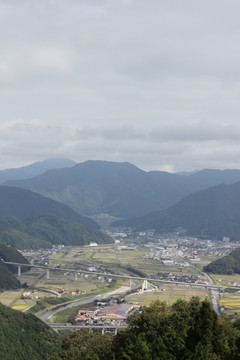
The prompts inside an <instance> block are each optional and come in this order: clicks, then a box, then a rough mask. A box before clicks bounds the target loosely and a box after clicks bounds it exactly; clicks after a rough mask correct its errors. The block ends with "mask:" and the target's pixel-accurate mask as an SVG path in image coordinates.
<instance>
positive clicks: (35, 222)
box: [0, 215, 113, 255]
mask: <svg viewBox="0 0 240 360" xmlns="http://www.w3.org/2000/svg"><path fill="white" fill-rule="evenodd" d="M92 241H94V242H97V243H99V244H105V243H108V244H109V243H112V242H113V241H112V239H111V238H110V237H109V236H108V235H106V234H103V233H102V232H100V231H98V230H95V229H90V228H87V227H85V226H84V225H81V224H78V223H76V222H72V221H69V220H65V219H62V218H59V217H56V216H53V215H42V216H39V217H36V218H31V219H21V218H16V217H0V242H2V243H5V244H9V245H11V246H12V247H14V248H17V249H38V248H49V247H52V245H59V244H61V245H75V246H76V245H77V246H81V245H88V244H90V242H92ZM0 255H1V247H0Z"/></svg>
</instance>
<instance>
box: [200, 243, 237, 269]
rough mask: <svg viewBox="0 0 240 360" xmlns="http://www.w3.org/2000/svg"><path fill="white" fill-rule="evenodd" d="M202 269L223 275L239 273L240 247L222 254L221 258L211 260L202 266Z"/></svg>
mask: <svg viewBox="0 0 240 360" xmlns="http://www.w3.org/2000/svg"><path fill="white" fill-rule="evenodd" d="M203 271H205V272H209V273H212V274H223V275H229V274H233V273H236V274H240V248H238V249H236V250H234V251H232V252H231V253H230V254H229V255H227V256H223V257H222V258H221V259H217V260H215V261H212V262H211V263H210V264H208V265H206V266H204V268H203Z"/></svg>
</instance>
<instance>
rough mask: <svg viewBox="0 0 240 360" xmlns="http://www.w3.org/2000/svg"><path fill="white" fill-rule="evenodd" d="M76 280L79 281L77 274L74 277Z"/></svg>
mask: <svg viewBox="0 0 240 360" xmlns="http://www.w3.org/2000/svg"><path fill="white" fill-rule="evenodd" d="M74 280H75V281H77V280H78V276H77V273H76V272H75V275H74Z"/></svg>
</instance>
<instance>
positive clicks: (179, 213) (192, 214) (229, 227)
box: [112, 183, 240, 240]
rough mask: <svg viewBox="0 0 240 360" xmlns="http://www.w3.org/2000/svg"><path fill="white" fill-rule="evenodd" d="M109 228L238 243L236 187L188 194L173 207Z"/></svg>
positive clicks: (239, 212) (239, 219) (239, 207)
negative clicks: (128, 227) (180, 233)
mask: <svg viewBox="0 0 240 360" xmlns="http://www.w3.org/2000/svg"><path fill="white" fill-rule="evenodd" d="M112 225H113V226H132V227H134V228H136V229H141V230H142V229H156V230H157V231H159V232H162V233H164V232H174V231H180V230H181V231H185V233H186V234H189V235H194V236H207V237H211V238H218V239H222V237H223V236H228V237H230V238H231V239H232V240H239V239H240V183H236V184H232V185H217V186H215V187H212V188H209V189H207V190H203V191H200V192H198V193H194V194H191V195H189V196H187V197H186V198H184V199H183V200H181V201H180V202H178V203H177V204H176V205H174V206H172V207H170V208H168V209H166V210H164V211H156V212H152V213H150V214H148V215H147V216H144V217H141V218H138V219H134V220H125V221H117V222H115V223H113V224H112Z"/></svg>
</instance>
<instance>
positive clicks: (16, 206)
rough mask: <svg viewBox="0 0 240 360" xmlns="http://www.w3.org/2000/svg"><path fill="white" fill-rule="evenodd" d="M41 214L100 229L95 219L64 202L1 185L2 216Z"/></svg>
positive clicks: (0, 213) (0, 204)
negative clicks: (83, 214) (76, 210)
mask: <svg viewBox="0 0 240 360" xmlns="http://www.w3.org/2000/svg"><path fill="white" fill-rule="evenodd" d="M41 215H54V216H58V217H61V218H63V219H66V220H71V221H74V222H78V223H79V224H82V225H85V226H87V227H89V228H93V229H99V225H98V224H97V223H96V222H95V221H94V220H92V219H89V218H87V217H85V216H82V215H80V214H78V213H77V212H75V211H74V210H72V209H71V208H69V207H68V206H66V205H64V204H61V203H59V202H57V201H54V200H52V199H49V198H46V197H44V196H42V195H39V194H37V193H34V192H32V191H29V190H26V189H19V188H15V187H9V186H0V217H1V216H15V217H20V218H34V217H38V216H41Z"/></svg>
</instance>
